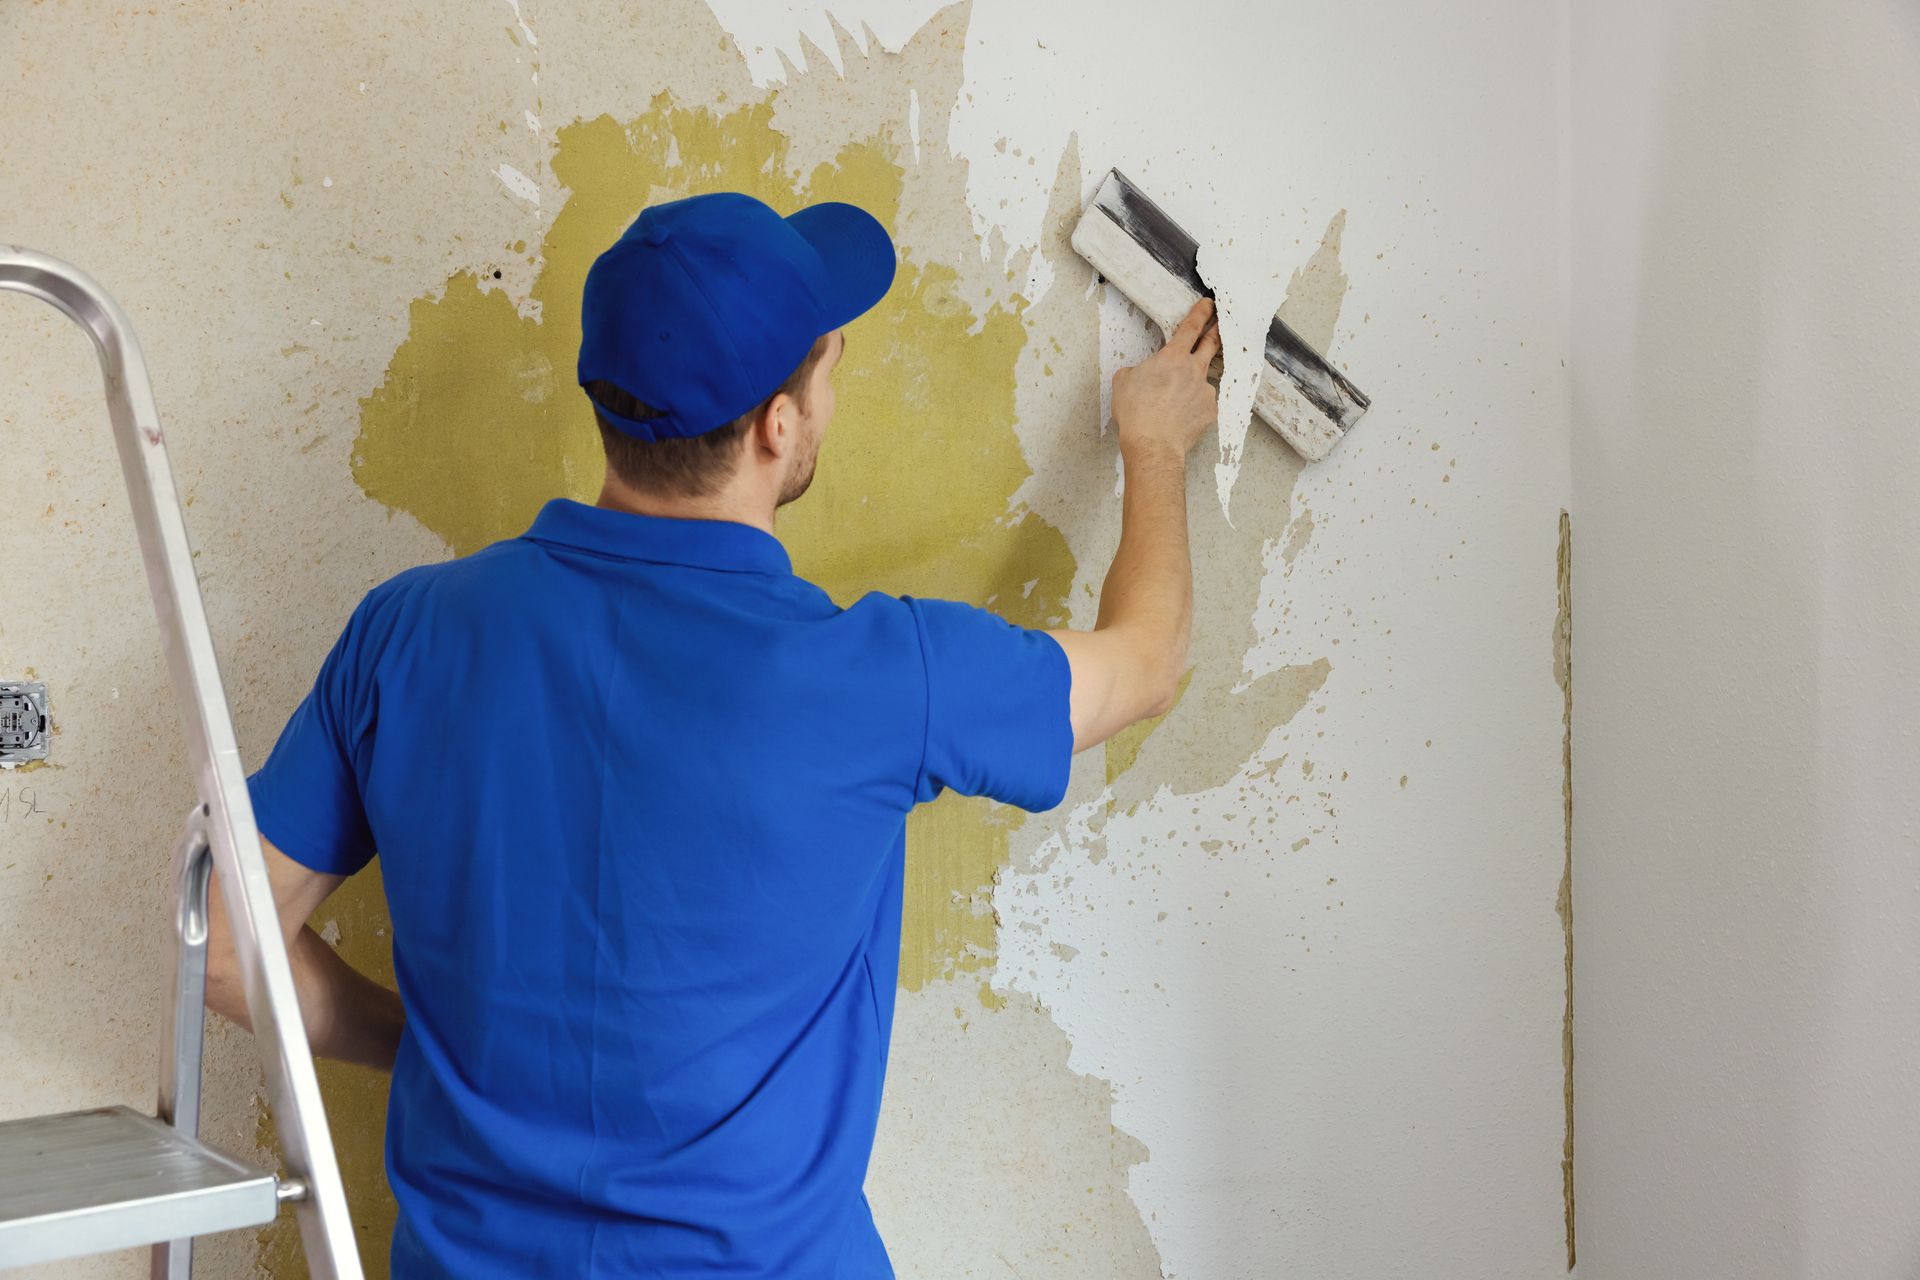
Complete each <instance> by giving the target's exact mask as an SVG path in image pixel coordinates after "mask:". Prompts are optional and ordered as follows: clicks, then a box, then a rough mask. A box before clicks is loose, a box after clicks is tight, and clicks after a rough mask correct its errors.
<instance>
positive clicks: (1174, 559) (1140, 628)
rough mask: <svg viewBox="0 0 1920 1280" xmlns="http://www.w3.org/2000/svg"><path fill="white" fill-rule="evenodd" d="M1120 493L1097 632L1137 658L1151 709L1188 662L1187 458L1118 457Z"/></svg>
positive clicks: (1143, 452)
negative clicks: (1118, 639)
mask: <svg viewBox="0 0 1920 1280" xmlns="http://www.w3.org/2000/svg"><path fill="white" fill-rule="evenodd" d="M1122 465H1123V466H1124V467H1125V476H1126V480H1125V491H1124V493H1123V496H1122V498H1121V508H1120V546H1119V549H1118V550H1117V551H1115V552H1114V556H1113V567H1112V568H1110V569H1109V570H1108V571H1107V577H1106V581H1105V583H1104V584H1102V586H1101V589H1100V612H1099V615H1098V618H1097V621H1096V622H1095V624H1094V625H1095V628H1096V630H1100V631H1111V632H1114V633H1116V634H1119V633H1124V634H1125V635H1126V636H1127V637H1128V640H1129V643H1130V644H1131V645H1133V646H1134V647H1135V648H1136V650H1137V652H1138V655H1139V660H1140V662H1141V663H1142V664H1143V666H1144V668H1145V671H1146V674H1147V676H1148V681H1147V684H1148V687H1149V688H1150V689H1151V690H1152V692H1153V693H1154V695H1155V699H1154V700H1155V702H1156V704H1157V705H1156V706H1155V707H1152V708H1149V711H1150V712H1156V713H1157V712H1160V711H1165V710H1166V704H1170V703H1171V702H1172V700H1173V691H1174V690H1175V688H1177V687H1178V684H1179V680H1180V675H1181V672H1182V670H1183V669H1184V668H1185V666H1186V661H1187V639H1188V632H1189V628H1190V627H1191V625H1192V620H1193V561H1192V558H1191V555H1190V553H1189V551H1188V548H1187V466H1186V458H1185V457H1183V456H1182V455H1181V454H1180V453H1179V452H1177V451H1176V450H1174V449H1171V448H1167V447H1165V446H1155V445H1143V446H1139V447H1136V448H1132V449H1129V450H1125V451H1123V453H1122Z"/></svg>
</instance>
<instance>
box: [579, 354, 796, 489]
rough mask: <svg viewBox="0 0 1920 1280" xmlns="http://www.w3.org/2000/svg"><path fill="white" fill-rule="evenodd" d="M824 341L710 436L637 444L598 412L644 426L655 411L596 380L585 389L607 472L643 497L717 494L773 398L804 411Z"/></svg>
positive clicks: (711, 432)
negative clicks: (758, 399)
mask: <svg viewBox="0 0 1920 1280" xmlns="http://www.w3.org/2000/svg"><path fill="white" fill-rule="evenodd" d="M826 351H827V338H826V335H822V336H821V337H820V338H818V339H816V340H815V342H814V344H813V350H811V351H809V352H807V356H806V359H804V360H802V361H801V362H800V365H799V367H798V368H796V369H795V370H794V371H793V372H792V373H790V374H788V375H787V380H786V381H785V382H782V383H781V384H780V386H779V387H778V388H777V389H776V390H775V391H774V392H773V395H770V396H768V397H767V398H766V400H762V401H761V402H760V403H759V404H757V405H755V406H754V407H753V408H751V409H749V410H747V411H746V412H745V413H743V414H741V415H740V416H739V417H737V418H735V419H734V420H733V421H732V422H729V423H727V424H726V425H725V426H723V427H716V428H714V429H713V430H712V431H707V432H703V433H702V434H700V435H697V436H687V437H685V438H679V437H674V438H668V439H664V440H642V439H639V438H638V437H636V436H630V435H628V434H627V433H626V432H624V431H622V430H620V429H619V428H618V427H616V426H614V425H612V424H611V423H609V422H608V421H607V419H606V417H605V416H604V415H603V414H601V413H600V412H599V410H600V408H601V407H605V408H606V409H608V410H610V411H612V412H614V413H617V414H619V415H620V416H622V417H625V418H632V419H634V420H635V421H639V422H644V421H646V420H647V419H648V418H657V417H659V416H660V411H659V410H658V409H656V408H654V407H653V406H652V405H649V404H645V403H643V402H642V401H640V400H636V399H635V398H634V397H632V396H630V395H628V394H627V393H626V392H624V391H622V390H621V389H620V388H618V387H616V386H614V385H613V384H612V383H611V382H605V381H599V380H595V381H593V382H589V383H587V384H586V390H587V395H588V397H589V398H591V399H592V401H593V403H594V406H595V407H594V415H593V416H594V420H595V421H597V422H598V423H599V424H600V443H601V445H602V446H604V447H605V449H606V451H607V467H608V469H609V470H611V471H612V472H613V473H614V474H615V475H617V476H619V477H620V479H621V480H622V481H624V482H625V483H626V484H627V485H629V486H631V487H632V488H635V489H639V490H641V491H642V492H646V493H659V494H671V495H674V496H676V497H684V498H704V497H707V496H709V495H711V494H715V493H718V492H719V491H720V490H721V489H722V488H724V487H725V486H726V483H727V481H728V480H729V479H730V478H732V476H733V472H734V469H735V468H736V467H737V466H739V463H740V450H741V447H742V445H743V443H744V442H745V440H746V438H747V432H748V431H749V430H750V429H751V428H752V426H753V420H754V418H755V417H756V416H758V415H759V413H760V411H761V410H762V409H764V408H766V407H767V403H768V401H771V400H772V399H773V398H774V396H783V395H784V396H791V397H793V398H794V399H795V400H798V401H799V402H800V407H801V409H802V410H805V409H806V408H807V384H808V383H809V382H810V381H812V378H813V370H814V366H815V365H817V364H819V363H820V358H821V357H822V356H823V355H825V354H826Z"/></svg>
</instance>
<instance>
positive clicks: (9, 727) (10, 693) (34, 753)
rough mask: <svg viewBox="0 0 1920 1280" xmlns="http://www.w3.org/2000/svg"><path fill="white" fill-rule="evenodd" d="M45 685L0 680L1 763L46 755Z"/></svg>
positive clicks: (14, 762) (33, 758)
mask: <svg viewBox="0 0 1920 1280" xmlns="http://www.w3.org/2000/svg"><path fill="white" fill-rule="evenodd" d="M48 728H49V722H48V720H47V686H45V685H43V684H30V683H26V682H21V681H9V680H0V764H25V763H27V762H28V761H30V760H45V759H46V758H47V736H48V735H47V730H48Z"/></svg>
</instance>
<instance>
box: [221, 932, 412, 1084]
mask: <svg viewBox="0 0 1920 1280" xmlns="http://www.w3.org/2000/svg"><path fill="white" fill-rule="evenodd" d="M222 924H224V921H223V922H222ZM212 941H213V942H214V943H215V945H216V949H215V952H214V954H213V955H211V956H210V957H209V960H210V963H209V965H208V972H207V1005H208V1007H210V1008H211V1009H213V1011H214V1012H216V1013H219V1014H222V1015H224V1016H225V1017H227V1018H228V1019H230V1020H232V1021H233V1022H237V1023H239V1024H240V1025H241V1026H243V1027H245V1028H246V1029H247V1030H249V1031H251V1030H253V1018H252V1016H251V1014H250V1013H249V1012H248V1009H247V1001H246V995H245V992H244V991H243V990H242V987H241V981H240V973H239V967H238V962H237V961H235V960H234V958H233V954H232V951H231V948H230V947H229V946H227V944H226V938H225V930H224V928H222V929H218V930H216V936H215V937H214V938H213V939H212ZM287 961H288V963H289V965H290V966H291V967H292V969H293V986H294V991H295V993H296V994H297V995H298V996H299V998H300V1015H301V1021H302V1023H303V1024H304V1025H305V1027H306V1031H307V1043H308V1047H309V1048H311V1049H312V1050H313V1052H314V1054H315V1055H316V1056H318V1057H322V1058H335V1059H338V1060H340V1061H342V1062H357V1063H359V1064H360V1065H361V1066H365V1067H374V1068H376V1069H378V1070H381V1071H390V1070H392V1069H393V1058H394V1054H395V1053H396V1052H398V1050H399V1048H400V1029H401V1027H402V1026H404V1025H405V1023H406V1015H405V1013H404V1012H403V1011H402V1009H401V1006H400V997H399V995H398V994H397V993H395V992H393V991H390V990H388V989H387V988H386V987H383V986H381V985H380V984H379V983H377V982H375V981H373V980H372V979H371V978H368V977H367V976H366V975H365V974H362V973H361V972H359V971H358V970H356V969H355V968H354V967H353V966H352V965H350V964H348V963H347V962H346V961H345V960H343V959H341V958H340V955H339V953H337V952H336V951H334V949H333V948H332V947H330V946H328V945H327V944H326V943H325V942H324V941H323V940H322V939H321V937H320V935H319V934H317V933H315V932H314V931H313V930H312V929H311V928H304V927H303V928H302V929H301V930H300V931H299V932H298V933H296V934H294V935H293V941H292V943H291V944H290V945H289V946H288V947H287Z"/></svg>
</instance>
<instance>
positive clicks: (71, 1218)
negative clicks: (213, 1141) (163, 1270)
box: [0, 1107, 279, 1268]
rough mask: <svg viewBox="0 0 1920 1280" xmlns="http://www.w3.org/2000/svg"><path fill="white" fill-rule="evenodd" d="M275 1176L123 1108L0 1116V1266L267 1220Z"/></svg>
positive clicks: (273, 1199) (274, 1202) (272, 1206)
mask: <svg viewBox="0 0 1920 1280" xmlns="http://www.w3.org/2000/svg"><path fill="white" fill-rule="evenodd" d="M276 1185H277V1183H276V1179H275V1178H274V1176H273V1175H272V1174H270V1173H264V1172H262V1171H260V1170H258V1169H254V1168H250V1167H248V1166H247V1165H244V1164H241V1163H240V1162H239V1161H238V1160H234V1159H232V1158H231V1157H229V1156H225V1155H222V1154H221V1153H220V1152H218V1151H215V1150H214V1149H213V1148H211V1147H208V1146H206V1145H204V1144H203V1143H200V1142H198V1141H196V1140H195V1139H193V1138H189V1137H187V1136H186V1135H185V1134H182V1133H180V1132H178V1131H177V1130H175V1129H174V1128H173V1126H171V1125H167V1124H162V1123H161V1122H160V1121H158V1120H156V1119H154V1118H153V1117H152V1116H148V1115H142V1114H141V1113H139V1112H138V1111H134V1110H132V1109H130V1108H127V1107H103V1108H100V1109H98V1110H95V1111H69V1112H67V1113H65V1114H64V1115H55V1116H33V1117H30V1118H28V1119H25V1120H9V1121H6V1122H4V1123H0V1268H7V1267H21V1266H26V1265H28V1264H30V1263H36V1262H50V1261H53V1260H54V1259H56V1258H72V1257H78V1256H79V1255H81V1254H87V1253H106V1252H109V1251H110V1250H114V1249H132V1248H137V1247H139V1246H141V1245H150V1244H158V1243H159V1242H160V1241H162V1240H179V1239H184V1238H186V1237H188V1236H201V1235H209V1234H211V1233H213V1232H216V1231H232V1230H235V1229H237V1228H240V1227H257V1226H261V1225H263V1224H265V1223H267V1222H271V1221H272V1220H273V1216H274V1213H275V1211H276V1209H277V1208H278V1207H279V1206H278V1201H277V1198H276V1196H275V1187H276Z"/></svg>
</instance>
